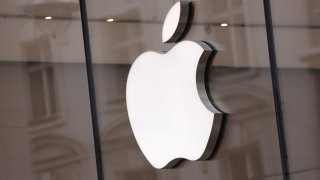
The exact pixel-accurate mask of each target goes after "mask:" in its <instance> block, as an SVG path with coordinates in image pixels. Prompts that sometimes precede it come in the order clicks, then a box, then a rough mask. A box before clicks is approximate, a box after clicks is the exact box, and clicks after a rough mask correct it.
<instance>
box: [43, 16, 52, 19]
mask: <svg viewBox="0 0 320 180" xmlns="http://www.w3.org/2000/svg"><path fill="white" fill-rule="evenodd" d="M44 19H46V20H50V19H52V17H51V16H46V17H45V18H44Z"/></svg>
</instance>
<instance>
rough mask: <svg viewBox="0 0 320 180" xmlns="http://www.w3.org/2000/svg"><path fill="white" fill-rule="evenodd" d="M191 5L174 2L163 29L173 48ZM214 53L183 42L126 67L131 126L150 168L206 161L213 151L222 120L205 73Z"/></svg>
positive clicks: (201, 44)
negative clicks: (184, 162)
mask: <svg viewBox="0 0 320 180" xmlns="http://www.w3.org/2000/svg"><path fill="white" fill-rule="evenodd" d="M191 5H192V4H191V2H177V3H176V4H175V5H174V6H173V7H172V8H171V9H170V11H169V13H168V15H167V17H166V19H165V22H164V27H163V34H162V39H163V41H164V42H175V41H177V40H178V39H179V38H181V36H182V35H183V32H184V31H185V29H186V28H187V26H188V23H189V22H188V21H189V20H190V16H189V14H190V13H191V12H190V11H191ZM215 53H216V50H215V49H213V48H212V47H211V46H210V45H209V44H208V43H205V42H193V41H182V42H180V43H177V44H176V45H175V46H174V47H173V48H172V49H171V50H170V51H169V52H167V53H158V52H145V53H143V54H141V55H140V56H139V57H138V58H137V59H136V60H135V62H134V63H133V65H132V66H131V69H130V72H129V75H128V79H127V87H126V100H127V109H128V114H129V119H130V124H131V127H132V129H133V133H134V136H135V138H136V140H137V142H138V145H139V147H140V149H141V150H142V152H143V154H144V155H145V157H146V158H147V160H148V161H149V162H150V163H151V164H152V165H153V166H154V167H155V168H170V167H173V166H174V165H176V164H177V162H179V160H181V159H188V160H205V159H207V158H209V156H210V155H211V154H212V152H213V150H214V149H215V147H216V145H217V141H218V138H219V137H220V135H221V132H222V130H221V129H222V124H223V117H224V116H223V114H222V113H221V112H219V111H217V110H216V109H215V108H214V106H213V105H212V100H211V99H210V95H209V93H208V88H207V87H206V86H207V85H206V73H207V70H208V69H210V68H207V69H206V67H208V66H209V67H210V65H211V62H212V59H213V56H214V55H215Z"/></svg>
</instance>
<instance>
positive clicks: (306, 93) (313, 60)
mask: <svg viewBox="0 0 320 180" xmlns="http://www.w3.org/2000/svg"><path fill="white" fill-rule="evenodd" d="M271 5H272V10H273V21H274V32H275V38H276V41H275V46H276V51H277V63H278V71H279V81H280V90H281V98H282V99H281V100H282V107H283V113H284V115H283V116H284V124H285V135H286V145H287V151H288V161H289V172H290V176H291V178H292V179H309V180H316V179H319V178H320V169H319V168H320V154H319V151H320V139H319V137H320V121H319V119H320V114H319V109H320V108H319V107H320V100H319V96H320V94H319V92H320V83H319V82H320V81H319V80H320V70H319V68H320V61H319V60H320V56H319V55H320V21H319V20H320V19H319V18H320V13H319V12H320V2H319V1H317V0H307V1H288V0H285V1H281V2H279V1H271ZM283 8H285V9H286V13H283Z"/></svg>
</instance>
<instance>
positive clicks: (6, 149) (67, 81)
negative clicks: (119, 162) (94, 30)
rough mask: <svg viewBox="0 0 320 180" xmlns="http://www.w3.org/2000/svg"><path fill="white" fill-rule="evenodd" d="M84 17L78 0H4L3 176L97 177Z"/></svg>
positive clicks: (0, 2) (46, 179)
mask: <svg viewBox="0 0 320 180" xmlns="http://www.w3.org/2000/svg"><path fill="white" fill-rule="evenodd" d="M49 17H50V18H49ZM79 17H80V12H79V4H78V1H74V0H64V1H60V0H59V1H47V0H39V1H30V0H28V1H26V0H14V1H12V0H0V27H1V28H0V40H1V41H0V179H1V180H88V179H90V180H95V179H97V176H96V165H95V154H94V148H93V137H92V126H91V117H90V106H89V94H88V87H87V78H86V69H85V64H84V62H85V59H84V50H83V40H82V32H81V21H80V20H79Z"/></svg>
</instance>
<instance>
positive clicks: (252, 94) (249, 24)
mask: <svg viewBox="0 0 320 180" xmlns="http://www.w3.org/2000/svg"><path fill="white" fill-rule="evenodd" d="M266 1H269V0H266ZM39 2H40V3H39ZM52 2H55V3H52ZM174 2H176V1H172V0H161V1H160V0H152V1H149V0H148V1H146V0H136V1H128V0H107V1H98V0H90V1H87V2H86V8H87V13H88V25H89V30H90V34H89V35H90V36H89V38H90V42H91V53H92V66H93V68H92V71H93V80H94V85H95V86H94V92H95V95H96V99H95V103H96V105H97V108H96V112H97V116H98V118H97V119H98V124H99V132H98V134H99V138H100V141H99V142H98V144H100V145H101V149H99V150H98V151H97V149H95V148H97V146H96V147H95V143H96V144H97V142H95V140H97V138H96V137H94V133H97V132H94V131H93V128H92V121H95V119H92V116H91V113H94V112H93V111H92V110H91V109H90V93H89V91H88V78H87V73H88V72H87V69H86V64H85V63H86V57H85V53H84V46H85V44H84V41H83V34H82V33H83V32H82V27H81V12H80V9H79V2H78V1H74V0H65V1H59V0H40V1H35V0H28V1H23V0H16V1H8V0H0V26H1V29H0V32H1V33H0V39H1V42H0V84H1V85H0V180H2V179H3V180H16V179H25V180H67V179H68V180H86V179H99V177H100V179H99V180H101V176H99V175H98V174H99V173H101V172H99V168H97V166H102V169H103V175H104V179H108V180H126V179H130V180H134V179H139V180H153V179H154V180H156V179H158V180H165V179H166V180H188V179H199V180H206V179H219V180H234V179H236V180H249V179H263V180H278V179H286V178H287V177H286V176H285V175H283V172H284V171H285V170H284V169H283V168H282V165H283V163H284V162H283V161H284V160H283V156H281V153H280V151H281V150H280V147H279V143H282V141H281V139H279V138H281V137H279V127H278V124H277V122H278V121H279V120H283V122H284V132H282V133H284V135H285V145H286V147H287V154H286V155H287V158H288V161H287V163H288V165H289V166H288V167H289V169H288V174H289V176H290V177H291V179H309V180H316V179H319V177H320V171H319V165H320V155H319V153H318V152H319V150H320V143H319V142H320V141H319V140H318V139H319V132H320V131H319V129H320V124H319V115H320V114H319V106H320V104H319V102H320V101H319V95H318V94H319V77H320V74H319V70H318V69H319V67H320V63H319V58H320V57H319V54H320V53H319V52H320V51H319V44H320V39H319V36H320V33H319V32H320V30H319V27H320V24H319V23H320V21H319V17H320V15H319V14H320V3H319V2H318V1H317V0H307V1H298V0H294V1H292V0H290V1H289V0H284V1H274V0H270V2H271V9H272V14H271V15H272V18H273V25H274V27H273V31H274V34H275V36H274V45H275V48H276V60H277V64H278V67H274V66H270V58H269V55H270V54H269V53H270V52H269V50H268V37H267V34H266V23H265V13H264V4H263V0H260V1H259V0H258V1H245V0H201V1H195V14H194V23H193V26H192V27H191V29H190V31H189V34H188V35H187V36H186V37H185V39H186V40H193V41H196V40H206V41H209V42H212V43H213V44H214V45H215V46H216V47H217V48H218V49H219V52H218V54H217V56H216V58H215V60H214V63H213V65H212V67H211V68H212V72H211V74H210V82H209V85H210V89H211V92H212V96H213V98H214V100H215V104H216V105H217V106H218V107H219V108H220V109H221V110H223V111H224V112H227V113H228V114H229V118H228V121H227V123H226V126H225V131H224V136H223V140H222V142H221V144H220V147H219V150H218V152H217V153H216V154H215V156H214V157H212V158H211V159H210V160H208V161H196V162H191V161H182V162H181V163H180V164H179V165H178V166H177V167H176V168H174V169H163V170H158V169H155V168H153V167H152V166H151V165H150V164H149V163H148V161H147V160H146V158H145V157H144V155H143V153H142V152H141V150H140V149H139V147H138V144H137V142H136V140H135V138H134V135H133V132H132V129H131V126H130V122H129V118H128V113H127V108H126V80H127V76H128V72H129V69H130V66H131V64H132V63H133V62H134V60H135V59H136V58H137V57H138V56H139V55H140V54H142V53H143V52H145V51H168V50H169V49H171V48H172V47H173V46H174V44H163V43H161V42H162V41H161V30H162V23H163V20H164V17H165V15H166V13H167V11H168V10H169V8H170V7H171V6H172V5H173V3H174ZM38 3H39V4H38ZM60 3H61V4H60ZM54 9H55V10H54ZM57 10H59V11H57ZM49 16H50V17H51V19H46V17H49ZM108 18H113V19H114V21H113V22H107V21H106V20H107V19H108ZM222 24H226V25H223V26H222ZM275 68H277V69H275ZM272 69H275V70H276V71H277V72H278V74H277V76H275V77H276V78H277V80H278V81H279V90H280V91H279V92H278V93H279V95H280V98H281V107H282V109H275V99H274V98H275V90H276V89H277V88H276V87H275V84H274V83H273V82H274V81H275V79H274V76H272V75H274V74H271V70H272ZM155 103H156V102H155ZM279 111H281V112H280V113H281V115H282V117H283V119H279V117H277V113H279ZM99 151H101V155H102V156H101V159H100V160H101V161H102V165H101V164H99V163H98V164H97V163H96V157H98V159H99V158H100V156H99V155H98V156H97V154H96V153H97V152H99ZM97 171H98V172H97Z"/></svg>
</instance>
